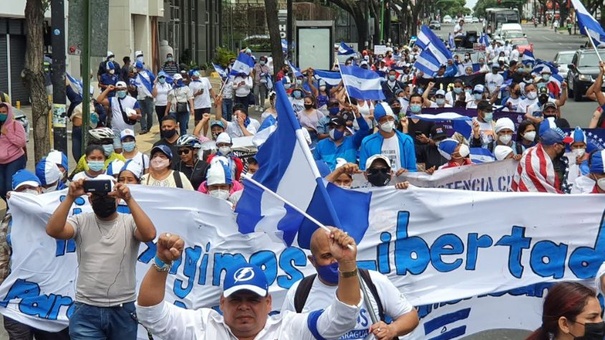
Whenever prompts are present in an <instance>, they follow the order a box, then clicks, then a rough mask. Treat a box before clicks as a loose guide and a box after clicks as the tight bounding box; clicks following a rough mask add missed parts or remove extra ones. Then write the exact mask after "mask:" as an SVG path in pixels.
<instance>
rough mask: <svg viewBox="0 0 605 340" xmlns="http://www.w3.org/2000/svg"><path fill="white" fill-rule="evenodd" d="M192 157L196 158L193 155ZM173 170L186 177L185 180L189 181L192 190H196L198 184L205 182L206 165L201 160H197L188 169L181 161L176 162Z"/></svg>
mask: <svg viewBox="0 0 605 340" xmlns="http://www.w3.org/2000/svg"><path fill="white" fill-rule="evenodd" d="M194 157H197V155H194ZM175 170H178V171H180V172H182V173H183V174H185V176H187V178H188V179H189V182H191V185H192V186H193V189H194V190H197V188H199V187H200V184H202V183H203V182H204V181H205V180H206V173H207V172H208V163H206V162H205V161H202V160H198V161H196V162H195V163H194V164H193V166H191V167H190V166H187V165H186V164H185V163H183V162H182V161H178V162H177V165H176V169H175Z"/></svg>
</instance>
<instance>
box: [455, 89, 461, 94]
mask: <svg viewBox="0 0 605 340" xmlns="http://www.w3.org/2000/svg"><path fill="white" fill-rule="evenodd" d="M454 93H455V94H460V93H462V87H454Z"/></svg>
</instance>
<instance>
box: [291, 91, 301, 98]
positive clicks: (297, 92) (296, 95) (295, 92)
mask: <svg viewBox="0 0 605 340" xmlns="http://www.w3.org/2000/svg"><path fill="white" fill-rule="evenodd" d="M292 95H293V96H294V98H296V99H300V98H301V97H302V93H301V92H300V91H294V92H292Z"/></svg>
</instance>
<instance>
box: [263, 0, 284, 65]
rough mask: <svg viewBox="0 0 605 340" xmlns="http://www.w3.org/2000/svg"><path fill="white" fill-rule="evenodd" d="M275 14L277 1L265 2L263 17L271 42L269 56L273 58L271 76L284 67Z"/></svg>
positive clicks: (269, 0) (266, 0)
mask: <svg viewBox="0 0 605 340" xmlns="http://www.w3.org/2000/svg"><path fill="white" fill-rule="evenodd" d="M277 12H278V11H277V0H265V16H266V17H267V28H268V29H269V39H270V40H271V56H272V57H273V74H277V72H278V71H279V69H281V68H282V66H283V65H284V52H283V51H282V47H281V37H280V35H279V22H278V17H277Z"/></svg>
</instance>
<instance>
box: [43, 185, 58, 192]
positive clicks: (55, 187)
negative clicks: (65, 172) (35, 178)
mask: <svg viewBox="0 0 605 340" xmlns="http://www.w3.org/2000/svg"><path fill="white" fill-rule="evenodd" d="M53 191H57V183H55V184H53V185H51V186H50V187H48V188H42V193H47V192H53Z"/></svg>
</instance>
